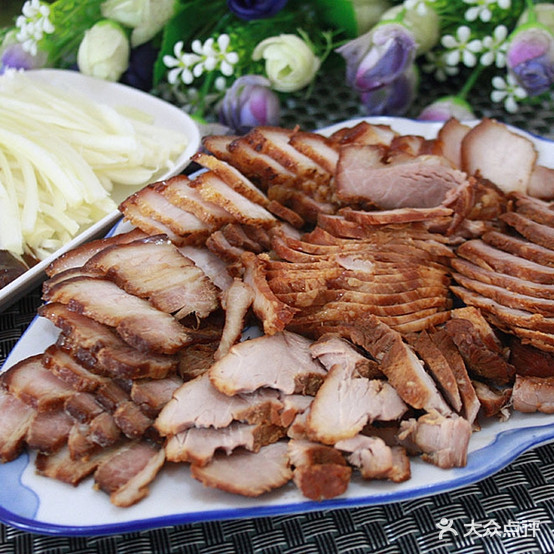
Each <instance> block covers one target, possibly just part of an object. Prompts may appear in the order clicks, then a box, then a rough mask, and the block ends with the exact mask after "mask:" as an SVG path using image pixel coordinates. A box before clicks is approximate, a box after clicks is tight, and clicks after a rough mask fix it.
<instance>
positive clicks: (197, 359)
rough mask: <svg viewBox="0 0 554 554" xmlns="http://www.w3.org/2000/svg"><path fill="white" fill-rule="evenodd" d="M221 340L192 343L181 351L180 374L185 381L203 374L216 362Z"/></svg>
mask: <svg viewBox="0 0 554 554" xmlns="http://www.w3.org/2000/svg"><path fill="white" fill-rule="evenodd" d="M218 346H219V340H216V341H214V342H206V343H199V344H192V345H190V346H187V348H185V349H183V350H181V352H179V368H178V371H177V373H178V375H179V376H180V377H181V379H183V381H190V380H192V379H195V378H196V377H199V376H200V375H203V374H204V373H206V371H208V369H210V367H211V366H212V364H213V363H214V362H215V359H214V354H215V351H216V350H217V347H218Z"/></svg>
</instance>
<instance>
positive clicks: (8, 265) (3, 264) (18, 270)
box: [0, 249, 29, 289]
mask: <svg viewBox="0 0 554 554" xmlns="http://www.w3.org/2000/svg"><path fill="white" fill-rule="evenodd" d="M28 269H29V267H28V265H27V263H25V262H24V261H23V260H21V259H19V257H16V256H14V255H13V254H12V253H11V252H10V251H8V250H1V249H0V289H1V288H2V287H5V286H6V285H7V284H8V283H11V282H12V281H15V280H16V279H17V278H18V277H20V276H21V275H23V274H24V273H25V272H26V271H27V270H28Z"/></svg>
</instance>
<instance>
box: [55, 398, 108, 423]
mask: <svg viewBox="0 0 554 554" xmlns="http://www.w3.org/2000/svg"><path fill="white" fill-rule="evenodd" d="M64 410H65V411H66V412H67V413H68V414H69V415H70V416H71V417H72V418H73V419H74V420H75V421H78V422H80V423H89V422H90V421H92V420H93V419H94V418H95V417H96V416H98V415H100V414H101V413H102V412H103V411H104V409H103V408H102V406H100V404H98V402H96V399H95V396H94V394H92V393H90V392H76V393H75V394H74V395H72V396H70V397H69V398H68V399H67V400H66V401H65V403H64Z"/></svg>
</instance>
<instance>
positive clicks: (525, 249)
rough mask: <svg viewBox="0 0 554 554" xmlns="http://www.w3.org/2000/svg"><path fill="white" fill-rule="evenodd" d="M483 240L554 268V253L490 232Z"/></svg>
mask: <svg viewBox="0 0 554 554" xmlns="http://www.w3.org/2000/svg"><path fill="white" fill-rule="evenodd" d="M482 239H483V240H484V241H485V242H486V243H487V244H490V245H491V246H494V247H495V248H499V249H500V250H504V251H505V252H509V253H510V254H514V255H515V256H519V257H521V258H525V259H527V260H530V261H532V262H535V263H537V264H541V265H547V266H549V267H554V251H553V250H550V248H545V247H544V246H540V245H538V244H533V243H532V242H529V241H528V240H525V239H520V238H518V237H514V236H512V235H508V234H506V233H500V232H498V231H489V232H487V233H485V234H484V235H483V237H482Z"/></svg>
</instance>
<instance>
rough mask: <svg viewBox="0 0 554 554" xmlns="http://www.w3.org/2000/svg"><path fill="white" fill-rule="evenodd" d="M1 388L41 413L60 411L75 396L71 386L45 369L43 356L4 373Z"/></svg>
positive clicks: (0, 380)
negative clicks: (68, 399)
mask: <svg viewBox="0 0 554 554" xmlns="http://www.w3.org/2000/svg"><path fill="white" fill-rule="evenodd" d="M0 386H3V387H5V388H6V390H7V391H8V392H9V393H11V394H13V395H14V396H16V397H17V398H19V399H20V400H22V401H23V402H25V403H26V404H29V405H30V406H32V407H33V408H35V409H36V410H37V411H39V412H41V411H47V410H55V409H58V408H60V407H62V406H63V404H64V402H65V401H66V399H67V398H69V397H70V396H72V395H73V394H75V389H73V387H72V386H71V385H68V384H67V383H65V382H64V381H62V380H61V379H60V378H59V377H56V376H55V375H54V374H53V373H52V372H51V371H49V370H48V369H46V368H45V367H44V365H43V364H42V354H37V355H36V356H30V357H28V358H25V359H24V360H21V361H20V362H18V363H17V364H15V365H13V366H12V367H10V368H9V369H8V370H7V371H5V372H4V373H2V375H1V376H0Z"/></svg>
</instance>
